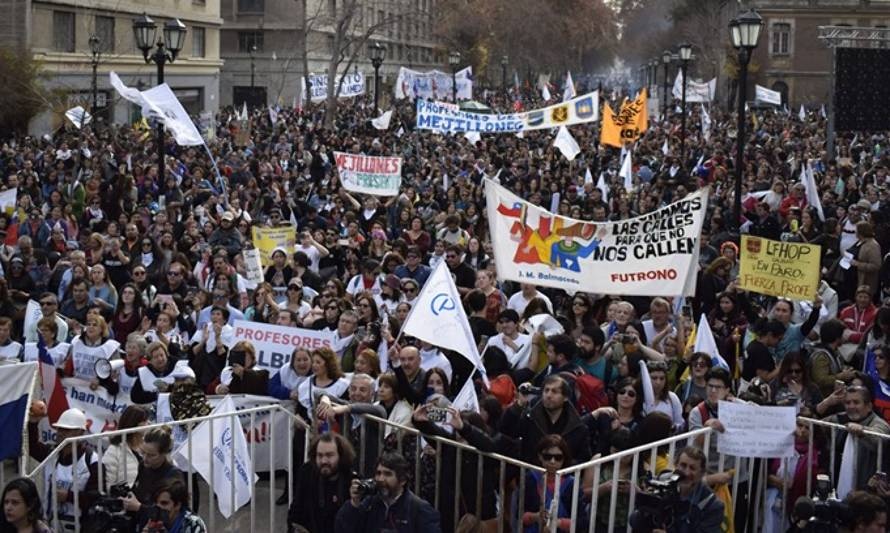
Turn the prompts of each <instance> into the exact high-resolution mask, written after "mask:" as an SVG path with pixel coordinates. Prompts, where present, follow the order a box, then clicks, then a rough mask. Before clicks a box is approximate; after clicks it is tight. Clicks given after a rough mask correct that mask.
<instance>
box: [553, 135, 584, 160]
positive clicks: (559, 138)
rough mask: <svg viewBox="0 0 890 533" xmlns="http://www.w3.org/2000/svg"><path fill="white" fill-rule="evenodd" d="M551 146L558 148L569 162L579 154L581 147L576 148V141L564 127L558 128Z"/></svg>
mask: <svg viewBox="0 0 890 533" xmlns="http://www.w3.org/2000/svg"><path fill="white" fill-rule="evenodd" d="M553 146H555V147H557V148H559V151H560V152H562V155H564V156H565V157H566V159H568V160H569V161H571V160H573V159H575V157H576V156H577V155H578V154H579V153H581V147H580V146H578V141H576V140H575V138H574V137H572V134H571V133H569V130H568V128H566V127H565V126H560V127H559V132H558V133H557V134H556V138H554V139H553Z"/></svg>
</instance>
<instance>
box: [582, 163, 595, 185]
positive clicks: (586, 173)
mask: <svg viewBox="0 0 890 533" xmlns="http://www.w3.org/2000/svg"><path fill="white" fill-rule="evenodd" d="M588 183H593V174H591V173H590V167H587V168H585V169H584V185H587V184H588Z"/></svg>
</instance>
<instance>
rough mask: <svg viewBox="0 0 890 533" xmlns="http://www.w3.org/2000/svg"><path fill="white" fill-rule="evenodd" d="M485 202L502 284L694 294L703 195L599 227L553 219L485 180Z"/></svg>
mask: <svg viewBox="0 0 890 533" xmlns="http://www.w3.org/2000/svg"><path fill="white" fill-rule="evenodd" d="M485 197H486V203H487V210H488V211H487V214H488V221H489V227H490V231H491V242H492V243H493V245H494V259H495V262H496V265H497V273H498V278H500V279H509V280H513V281H518V282H523V283H533V284H535V285H542V286H545V287H555V288H559V289H565V290H567V291H570V292H575V291H585V292H590V293H596V294H619V295H633V296H677V295H681V294H686V295H690V296H691V295H692V294H694V291H695V275H696V271H697V268H698V252H699V249H698V235H699V233H700V232H701V227H702V221H703V219H704V214H705V210H706V208H707V201H708V190H707V189H703V190H700V191H698V192H695V193H693V194H690V195H689V196H687V197H685V198H683V199H682V200H680V201H678V202H676V203H673V204H670V205H668V206H665V207H662V208H661V209H658V210H656V211H653V212H651V213H647V214H645V215H642V216H639V217H635V218H630V219H626V220H618V221H614V222H607V223H599V224H597V223H593V222H588V221H583V220H574V219H571V218H566V217H560V216H555V215H553V214H552V213H550V212H549V211H546V210H544V209H542V208H540V207H538V206H536V205H533V204H530V203H528V202H526V201H524V200H522V199H521V198H519V197H518V196H516V195H515V194H513V193H511V192H510V191H509V190H507V189H505V188H504V187H501V186H500V185H498V184H496V183H495V182H493V181H491V180H487V179H486V180H485Z"/></svg>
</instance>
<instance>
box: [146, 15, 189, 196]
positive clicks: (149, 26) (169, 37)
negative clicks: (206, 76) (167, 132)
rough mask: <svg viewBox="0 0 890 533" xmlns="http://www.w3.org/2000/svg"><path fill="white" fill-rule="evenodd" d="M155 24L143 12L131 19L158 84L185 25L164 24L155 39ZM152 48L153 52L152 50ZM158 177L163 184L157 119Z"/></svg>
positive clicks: (181, 39) (176, 51) (173, 58)
mask: <svg viewBox="0 0 890 533" xmlns="http://www.w3.org/2000/svg"><path fill="white" fill-rule="evenodd" d="M157 29H158V27H157V25H156V24H155V22H154V21H153V20H151V19H150V18H148V15H146V14H145V13H143V14H142V16H141V17H138V18H136V19H135V20H133V33H134V35H135V37H136V47H137V48H139V49H140V50H142V57H143V58H144V59H145V62H146V63H147V64H150V63H152V62H154V63H155V64H156V65H157V66H158V85H160V84H162V83H164V65H166V64H167V63H173V62H174V61H176V57H177V56H178V55H179V51H180V50H182V44H183V42H184V41H185V32H186V31H187V30H186V27H185V24H183V23H182V22H181V21H180V20H179V19H173V20H170V21H167V23H166V24H164V30H163V31H164V38H163V40H157ZM152 49H154V52H152ZM157 131H158V178H159V180H160V181H159V183H160V184H161V186H163V184H164V165H165V161H164V124H163V123H162V122H160V121H158V130H157Z"/></svg>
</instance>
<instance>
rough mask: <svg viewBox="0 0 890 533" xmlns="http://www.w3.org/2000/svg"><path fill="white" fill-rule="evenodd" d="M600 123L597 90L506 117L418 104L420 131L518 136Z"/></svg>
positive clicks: (419, 102) (440, 103) (425, 102)
mask: <svg viewBox="0 0 890 533" xmlns="http://www.w3.org/2000/svg"><path fill="white" fill-rule="evenodd" d="M597 120H599V93H598V92H597V91H593V92H592V93H587V94H584V95H581V96H579V97H577V98H573V99H572V100H569V101H568V102H561V103H559V104H555V105H552V106H548V107H544V108H541V109H535V110H532V111H526V112H524V113H510V114H506V115H497V114H486V113H473V112H470V111H461V110H460V108H458V106H457V105H455V104H450V103H446V102H427V101H425V100H418V101H417V128H418V129H421V130H432V131H436V132H439V133H464V132H479V133H517V132H520V131H527V130H540V129H546V128H558V127H560V126H572V125H575V124H584V123H586V122H595V121H597Z"/></svg>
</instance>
